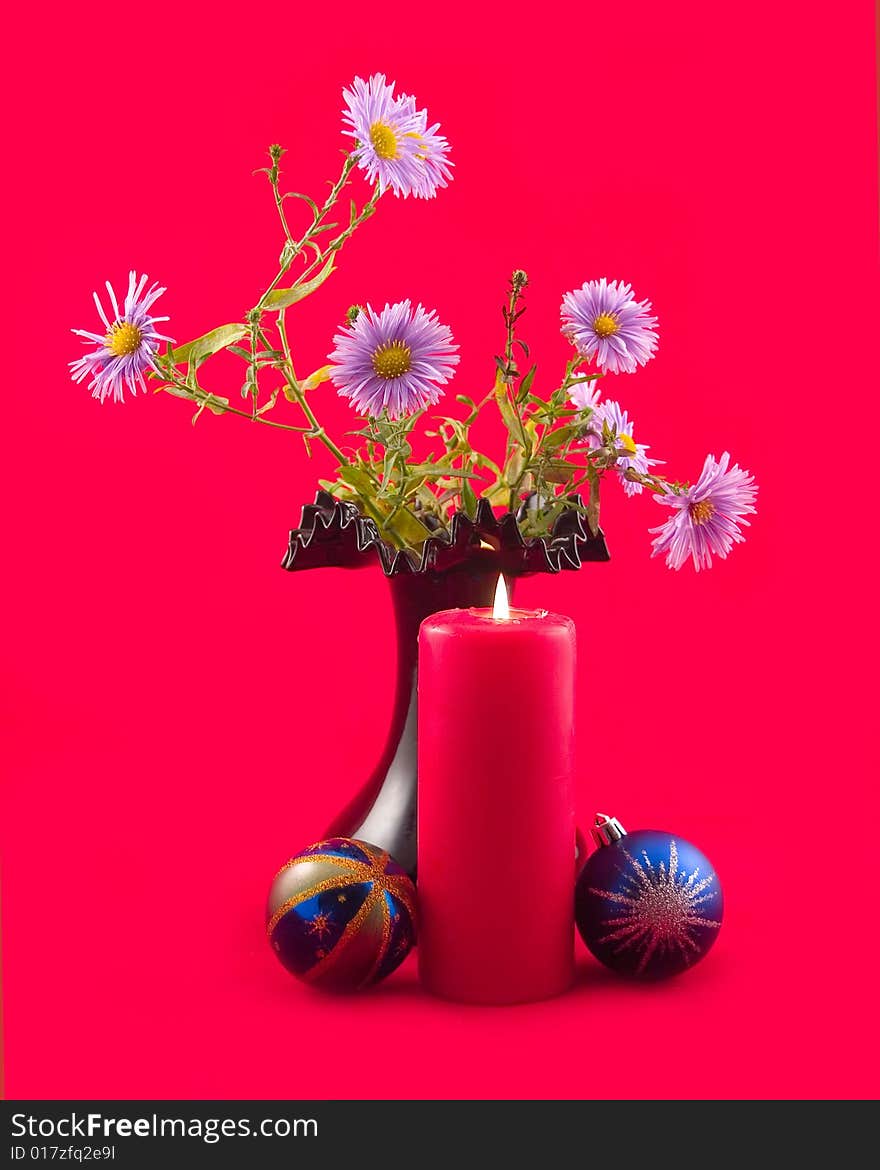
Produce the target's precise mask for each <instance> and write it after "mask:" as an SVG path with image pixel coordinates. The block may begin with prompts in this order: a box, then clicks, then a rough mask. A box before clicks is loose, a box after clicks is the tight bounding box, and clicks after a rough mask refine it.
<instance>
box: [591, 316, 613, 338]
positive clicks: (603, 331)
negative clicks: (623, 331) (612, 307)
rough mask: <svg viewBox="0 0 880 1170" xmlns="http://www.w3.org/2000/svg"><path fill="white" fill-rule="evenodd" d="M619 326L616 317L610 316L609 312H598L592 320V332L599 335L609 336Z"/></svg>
mask: <svg viewBox="0 0 880 1170" xmlns="http://www.w3.org/2000/svg"><path fill="white" fill-rule="evenodd" d="M619 328H620V325H619V324H618V323H617V320H616V318H614V317H612V316H611V314H610V313H600V314H599V316H598V317H597V318H596V320H595V321H594V322H593V332H594V333H598V334H599V336H600V337H610V336H611V334H612V333H616V332H617V330H618V329H619Z"/></svg>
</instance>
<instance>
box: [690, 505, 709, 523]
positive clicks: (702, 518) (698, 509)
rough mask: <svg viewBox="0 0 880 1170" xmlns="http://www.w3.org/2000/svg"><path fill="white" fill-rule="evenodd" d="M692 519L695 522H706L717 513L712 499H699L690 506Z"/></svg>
mask: <svg viewBox="0 0 880 1170" xmlns="http://www.w3.org/2000/svg"><path fill="white" fill-rule="evenodd" d="M690 513H691V520H693V522H694V524H705V523H706V521H707V520H711V518H712V517H713V516H714V515H715V505H714V504H713V503H712V501H711V500H699V501H698V502H697V503H696V504H691V506H690Z"/></svg>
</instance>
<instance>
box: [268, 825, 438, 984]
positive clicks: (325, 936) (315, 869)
mask: <svg viewBox="0 0 880 1170" xmlns="http://www.w3.org/2000/svg"><path fill="white" fill-rule="evenodd" d="M266 918H267V928H266V929H267V933H268V936H269V942H270V944H271V946H272V949H273V950H274V951H275V953H276V954H277V956H278V958H279V959H280V960H281V962H282V963H283V964H284V966H285V967H286V968H287V970H288V971H290V972H291V974H292V975H295V976H296V977H297V978H298V979H301V980H303V982H305V983H311V984H313V985H315V986H320V987H323V988H326V989H328V990H331V991H359V990H361V989H362V988H365V987H369V986H370V985H371V984H374V983H378V982H379V980H381V979H384V978H385V976H386V975H390V974H391V972H392V971H394V970H395V968H397V967H399V966H400V964H401V963H402V962H403V960H404V959H405V958H406V956H407V955H408V954H409V952H410V950H411V949H412V947H413V944H414V942H415V935H416V891H415V886H414V885H413V883H412V880H411V879H410V878H409V877H408V875H407V874H406V872H405V871H404V870H403V869H401V867H400V866H399V865H398V864H397V862H396V861H394V859H393V858H392V857H390V856H389V854H388V853H386V852H385V851H384V849H378V848H376V846H374V845H368V844H367V843H366V842H364V841H355V840H351V839H349V838H347V837H332V838H330V839H329V840H327V841H319V842H318V843H317V844H316V845H310V846H309V847H308V848H307V849H304V850H303V851H302V852H301V853H298V854H297V855H296V856H295V857H292V858H291V859H290V861H288V862H287V863H286V864H285V865H284V866H283V867H282V868H281V870H280V871H279V872H278V874H277V875H276V877H275V880H274V882H273V883H272V889H271V890H270V892H269V902H268V906H267V909H266Z"/></svg>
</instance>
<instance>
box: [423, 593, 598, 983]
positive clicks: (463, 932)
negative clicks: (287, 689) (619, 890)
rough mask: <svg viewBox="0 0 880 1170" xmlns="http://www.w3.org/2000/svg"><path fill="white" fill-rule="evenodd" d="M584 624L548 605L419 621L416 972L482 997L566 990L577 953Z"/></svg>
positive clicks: (502, 603)
mask: <svg viewBox="0 0 880 1170" xmlns="http://www.w3.org/2000/svg"><path fill="white" fill-rule="evenodd" d="M574 667H575V629H574V622H572V621H571V619H570V618H567V617H560V616H559V615H558V614H552V613H547V612H546V611H544V610H537V611H534V610H522V609H509V608H508V600H507V592H506V589H505V587H504V583H503V580H499V589H498V593H497V594H496V603H495V609H494V610H491V609H451V610H444V611H443V612H442V613H437V614H434V615H433V616H431V617H429V618H427V619H426V620H425V621H424V622H423V623H422V626H421V631H420V634H419V827H418V891H419V918H420V930H419V975H420V978H421V980H422V982H423V983H424V984H425V986H426V987H427V988H428V990H430V991H433V992H435V993H436V994H438V995H443V996H446V997H447V998H450V999H457V1000H463V1001H468V1002H473V1003H519V1002H525V1001H527V1000H535V999H544V998H546V997H547V996H551V995H556V994H558V993H559V992H561V991H564V990H565V989H566V987H568V985H569V983H570V982H571V978H572V973H573V952H574V920H573V907H574V894H573V890H574V880H575V865H574V839H575V836H574V835H575V828H574V786H573V780H572V763H573V746H574V742H573V741H574V735H573V724H574Z"/></svg>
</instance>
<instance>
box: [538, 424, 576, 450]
mask: <svg viewBox="0 0 880 1170" xmlns="http://www.w3.org/2000/svg"><path fill="white" fill-rule="evenodd" d="M581 429H582V426H581V424H577V425H572V424H571V423H569V424H568V425H567V426H564V427H559V428H558V429H557V430H555V431H551V432H550V434H549V435H545V436H544V444H543V448H542V449H543V450H547V451H555V450H556V449H557V448H558V447H564V446H565V444H566V443H569V442H571V440H572V439H573V438H575V437H576V436H577V434H578V432H579V431H580V430H581Z"/></svg>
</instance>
